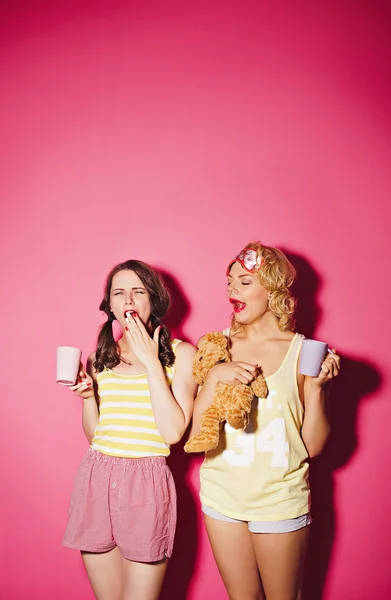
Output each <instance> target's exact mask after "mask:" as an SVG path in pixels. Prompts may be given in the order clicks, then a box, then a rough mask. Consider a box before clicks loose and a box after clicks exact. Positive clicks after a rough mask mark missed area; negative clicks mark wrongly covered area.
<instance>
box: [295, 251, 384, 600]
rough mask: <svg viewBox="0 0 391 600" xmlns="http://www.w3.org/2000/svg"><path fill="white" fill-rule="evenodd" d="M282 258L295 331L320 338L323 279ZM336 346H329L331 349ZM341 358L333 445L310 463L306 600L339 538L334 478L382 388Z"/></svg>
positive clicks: (301, 261)
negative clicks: (291, 277)
mask: <svg viewBox="0 0 391 600" xmlns="http://www.w3.org/2000/svg"><path fill="white" fill-rule="evenodd" d="M284 253H285V254H286V256H287V257H288V258H289V260H290V261H291V262H292V264H293V265H294V266H295V268H296V271H297V280H296V282H295V284H294V287H293V294H294V295H295V297H296V298H297V300H298V306H297V311H296V318H297V327H296V329H297V331H298V332H300V333H303V334H304V335H305V336H306V337H308V338H313V337H316V329H317V327H318V326H319V323H320V319H321V311H320V308H319V306H318V303H317V295H318V293H319V290H320V287H321V279H320V277H319V275H318V273H317V272H316V270H315V269H314V268H313V266H312V265H311V264H310V263H309V261H308V260H307V259H305V258H304V257H302V256H299V255H297V254H294V253H291V252H289V251H286V250H284ZM336 310H338V307H337V308H336ZM334 342H335V340H330V343H334ZM337 351H338V347H337ZM341 358H342V360H341V374H340V375H339V376H338V378H337V379H336V380H335V382H333V386H332V390H331V394H330V399H329V418H330V424H331V435H330V439H329V441H328V444H327V447H326V448H325V450H324V452H323V454H322V455H321V456H319V457H317V458H315V459H314V460H312V461H311V469H310V480H311V489H312V515H313V519H314V521H313V525H312V526H311V532H310V540H309V547H308V554H307V563H306V570H305V576H304V585H303V600H321V599H322V595H323V590H324V587H325V583H326V579H327V571H328V566H329V563H330V558H331V553H332V549H333V543H334V539H335V535H336V519H335V504H334V494H335V490H334V481H333V472H334V471H336V470H337V469H339V468H340V467H342V466H344V465H346V464H347V463H348V462H349V460H350V458H351V457H352V456H353V454H354V452H355V451H356V449H357V448H358V439H357V433H356V421H357V411H358V406H359V403H360V402H361V401H362V400H363V399H364V398H365V396H367V395H368V394H371V393H373V392H374V391H375V390H376V389H377V388H378V387H379V385H380V383H381V375H380V372H379V371H378V370H377V369H376V368H375V367H374V366H373V365H371V364H369V363H368V362H364V361H362V360H359V359H357V358H356V357H353V356H347V355H344V356H342V357H341Z"/></svg>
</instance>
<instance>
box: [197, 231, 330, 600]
mask: <svg viewBox="0 0 391 600" xmlns="http://www.w3.org/2000/svg"><path fill="white" fill-rule="evenodd" d="M294 279H295V270H294V267H293V266H292V265H291V264H290V262H289V261H288V259H287V258H286V256H285V255H284V254H283V253H282V252H281V251H280V250H278V249H277V248H272V247H268V246H264V245H263V244H261V243H260V242H256V243H250V244H248V245H247V246H246V247H245V248H244V249H243V250H242V251H241V252H240V253H239V254H238V255H237V256H236V257H235V258H234V259H233V260H232V261H231V262H230V263H229V265H228V268H227V280H228V300H229V302H230V303H231V305H232V308H233V318H232V324H231V328H230V329H228V330H226V331H225V335H226V336H227V338H228V340H229V347H230V351H231V358H232V362H231V363H225V364H220V365H216V366H215V367H214V368H213V369H212V370H211V371H210V372H209V374H208V376H207V379H206V382H205V384H204V386H203V387H202V389H201V391H200V393H199V395H198V397H197V400H196V403H195V409H194V416H193V424H192V430H191V435H195V434H197V433H198V432H199V428H200V419H201V416H202V414H203V412H204V411H205V409H206V408H208V406H209V405H210V403H211V401H212V396H213V392H214V389H215V386H216V384H217V383H218V382H219V381H222V382H227V383H233V382H241V383H245V384H246V383H250V382H251V381H252V380H253V379H254V378H255V377H256V376H257V372H258V371H261V372H262V374H263V375H264V377H265V379H266V383H267V386H268V395H267V398H266V399H256V401H254V402H253V406H252V412H251V415H250V423H249V425H248V427H247V428H246V429H245V430H240V431H238V430H234V429H232V428H231V427H229V425H227V424H226V425H225V427H224V429H223V430H222V432H221V435H220V443H219V446H218V447H217V449H216V450H213V451H211V452H208V453H207V454H206V457H205V460H204V463H203V465H202V467H201V493H200V496H201V502H202V510H203V513H204V518H205V524H206V528H207V532H208V536H209V540H210V543H211V546H212V550H213V554H214V557H215V560H216V563H217V566H218V569H219V572H220V575H221V577H222V579H223V581H224V584H225V587H226V589H227V592H228V595H229V598H230V600H261V599H265V598H266V599H267V600H296V598H297V596H298V593H299V589H300V583H301V578H302V573H303V566H304V560H305V554H306V547H307V539H308V530H309V524H310V523H311V515H310V489H309V483H308V468H309V465H308V462H307V459H308V458H309V457H313V456H316V455H317V454H319V453H320V452H321V451H322V449H323V447H324V445H325V443H326V440H327V437H328V434H329V424H328V420H327V414H326V391H327V384H328V382H330V381H331V380H332V379H333V378H334V377H335V376H336V375H338V371H339V363H340V359H339V356H337V354H336V353H335V350H334V351H333V352H332V353H330V354H328V355H327V356H326V357H325V360H324V362H323V364H322V368H321V372H320V374H319V376H318V377H304V376H303V375H300V374H299V373H298V360H299V356H300V350H301V344H302V340H303V336H302V335H300V334H299V333H295V332H294V310H295V300H294V298H293V297H292V296H291V293H290V287H291V285H292V283H293V281H294ZM202 343H203V338H201V339H200V340H199V342H198V346H199V347H200V346H202Z"/></svg>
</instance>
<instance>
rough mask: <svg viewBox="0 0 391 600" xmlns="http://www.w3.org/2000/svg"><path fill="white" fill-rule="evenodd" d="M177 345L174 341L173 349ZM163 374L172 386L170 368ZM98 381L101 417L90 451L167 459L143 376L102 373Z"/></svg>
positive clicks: (106, 371)
mask: <svg viewBox="0 0 391 600" xmlns="http://www.w3.org/2000/svg"><path fill="white" fill-rule="evenodd" d="M175 342H176V343H175ZM178 342H179V340H178V341H177V340H174V342H173V349H175V347H176V345H177V344H178ZM166 374H167V379H168V381H169V382H170V383H171V382H172V379H173V375H174V369H173V367H167V368H166ZM97 380H98V389H99V396H100V400H101V403H100V417H99V423H98V425H97V427H96V429H95V432H94V438H93V440H92V444H91V447H92V448H94V449H95V450H99V452H102V453H103V454H109V455H111V456H122V457H130V458H132V457H133V458H140V457H143V456H168V455H169V454H170V448H169V446H168V445H167V444H166V443H165V441H164V440H163V438H162V436H161V435H160V433H159V431H158V429H157V427H156V423H155V418H154V415H153V410H152V404H151V398H150V394H149V389H148V380H147V377H146V375H145V374H141V375H121V374H119V373H114V371H112V370H110V369H105V370H104V371H102V372H101V373H99V374H98V376H97Z"/></svg>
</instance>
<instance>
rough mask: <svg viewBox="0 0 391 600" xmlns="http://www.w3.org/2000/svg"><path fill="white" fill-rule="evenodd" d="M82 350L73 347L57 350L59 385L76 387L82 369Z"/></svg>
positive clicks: (57, 379) (62, 347)
mask: <svg viewBox="0 0 391 600" xmlns="http://www.w3.org/2000/svg"><path fill="white" fill-rule="evenodd" d="M80 358H81V350H79V348H73V347H72V346H60V347H59V348H57V378H56V381H57V383H59V384H61V385H75V383H76V379H77V375H78V373H79V367H80Z"/></svg>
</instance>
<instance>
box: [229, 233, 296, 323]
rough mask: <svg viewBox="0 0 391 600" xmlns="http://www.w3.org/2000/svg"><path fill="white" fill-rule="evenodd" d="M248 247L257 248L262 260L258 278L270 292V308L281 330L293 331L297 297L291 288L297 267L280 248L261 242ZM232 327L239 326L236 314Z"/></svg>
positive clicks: (258, 255)
mask: <svg viewBox="0 0 391 600" xmlns="http://www.w3.org/2000/svg"><path fill="white" fill-rule="evenodd" d="M246 248H250V249H252V250H255V251H256V253H257V257H258V259H259V260H260V261H261V268H260V269H259V271H257V275H258V280H259V283H260V284H261V285H262V286H263V287H264V288H265V289H266V290H267V291H268V292H269V309H270V310H271V312H272V313H273V314H274V315H275V317H276V318H277V324H278V327H279V328H280V330H281V331H293V330H294V328H295V318H294V313H295V308H296V299H295V298H294V297H293V296H292V294H291V292H290V289H289V288H290V287H291V285H292V284H293V282H294V280H295V278H296V269H295V268H294V266H293V265H292V264H291V263H290V262H289V260H288V259H287V257H286V256H285V254H284V253H283V252H281V250H278V248H273V247H272V246H264V245H263V244H261V242H251V243H249V244H247V246H246ZM232 328H233V330H235V329H237V328H238V325H237V323H236V322H235V316H233V317H232Z"/></svg>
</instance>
